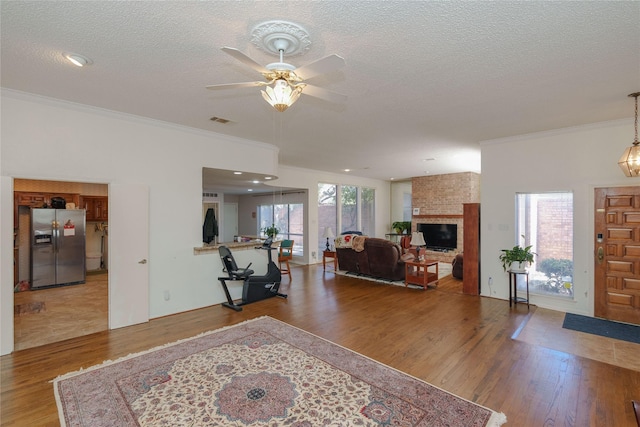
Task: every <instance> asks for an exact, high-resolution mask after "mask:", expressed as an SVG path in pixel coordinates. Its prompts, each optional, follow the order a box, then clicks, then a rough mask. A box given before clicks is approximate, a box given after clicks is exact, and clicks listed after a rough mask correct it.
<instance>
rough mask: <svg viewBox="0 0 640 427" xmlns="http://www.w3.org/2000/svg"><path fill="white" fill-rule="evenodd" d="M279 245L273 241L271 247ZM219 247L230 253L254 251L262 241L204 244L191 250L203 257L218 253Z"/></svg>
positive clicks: (278, 242)
mask: <svg viewBox="0 0 640 427" xmlns="http://www.w3.org/2000/svg"><path fill="white" fill-rule="evenodd" d="M279 244H280V241H274V242H273V245H272V246H274V247H277V246H278V245H279ZM220 246H226V247H228V248H229V249H231V250H232V251H243V250H247V249H255V248H256V247H260V246H262V240H258V241H251V242H226V243H225V242H222V243H218V244H216V245H211V244H206V243H205V244H204V245H202V246H199V247H195V248H193V254H194V255H204V254H210V253H218V248H220Z"/></svg>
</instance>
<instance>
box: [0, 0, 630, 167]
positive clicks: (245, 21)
mask: <svg viewBox="0 0 640 427" xmlns="http://www.w3.org/2000/svg"><path fill="white" fill-rule="evenodd" d="M0 7H1V10H0V12H1V36H2V40H1V55H2V56H1V67H2V68H1V71H2V74H1V84H2V87H4V88H10V89H14V90H19V91H24V92H30V93H34V94H40V95H44V96H48V97H53V98H59V99H64V100H68V101H73V102H77V103H81V104H87V105H93V106H97V107H101V108H105V109H109V110H116V111H121V112H125V113H130V114H135V115H139V116H144V117H150V118H153V119H157V120H163V121H167V122H172V123H177V124H180V125H184V126H189V127H194V128H200V129H205V130H210V131H214V132H220V133H224V134H229V135H234V136H238V137H241V138H247V139H251V140H257V141H263V142H267V143H271V144H275V145H277V146H278V147H280V163H281V164H285V165H291V166H297V167H303V168H311V169H319V170H326V171H332V172H340V171H341V170H342V169H345V168H350V169H352V172H351V173H352V174H355V175H358V176H365V177H372V178H379V179H390V178H395V179H403V178H408V177H411V176H419V175H425V174H440V173H452V172H463V171H474V172H480V148H479V144H478V141H481V140H486V139H494V138H500V137H508V136H513V135H519V134H525V133H531V132H537V131H545V130H551V129H557V128H562V127H568V126H576V125H582V124H587V123H594V122H599V121H606V120H613V119H621V118H629V117H632V116H633V100H632V99H631V98H628V97H627V95H628V94H629V93H632V92H636V91H639V90H640V24H639V23H640V2H636V1H628V2H604V1H603V2H598V1H594V2H580V1H572V2H569V1H567V2H547V1H544V2H538V1H528V2H507V1H501V2H456V1H452V2H430V1H429V2H427V1H422V2H421V1H412V2H408V1H366V2H365V1H315V2H292V1H279V2H274V1H197V2H196V1H191V2H172V1H163V2H159V1H143V2H129V1H109V2H102V1H78V2H74V1H64V2H63V1H39V2H29V1H2V2H0ZM272 19H283V20H287V21H292V22H295V23H297V24H299V25H301V26H303V27H304V28H306V30H307V31H308V33H309V35H310V39H311V41H312V44H311V48H310V49H309V51H308V52H307V53H306V54H304V55H302V56H293V57H285V61H286V62H289V63H292V64H294V65H296V66H300V65H304V64H306V63H309V62H311V61H314V60H316V59H319V58H321V57H324V56H326V55H329V54H332V53H336V54H338V55H340V56H342V57H343V58H345V61H346V66H345V67H344V68H342V69H341V70H339V71H335V72H332V73H330V74H326V75H321V76H318V77H315V78H313V79H312V80H310V83H313V84H315V85H317V86H321V87H323V88H326V89H329V90H331V91H334V92H338V93H342V94H345V95H347V96H348V100H347V101H346V102H344V103H342V104H340V103H338V104H336V103H331V102H327V101H323V100H320V99H317V98H312V97H309V96H305V95H303V96H302V97H301V98H300V100H298V102H297V103H296V104H294V105H293V106H292V107H291V108H290V109H289V110H287V111H285V112H284V113H277V112H275V111H274V110H273V109H272V108H271V107H270V106H269V105H268V104H267V103H266V102H264V100H263V99H262V97H261V96H260V94H259V89H258V88H245V89H235V90H227V91H208V90H206V89H205V86H206V85H210V84H221V83H234V82H245V81H252V80H260V79H261V76H260V75H259V74H257V73H256V72H255V71H253V70H251V69H249V68H247V67H246V66H244V65H243V64H242V63H240V62H239V61H237V60H235V59H234V58H232V57H231V56H229V55H227V54H225V53H224V52H222V51H221V50H220V47H222V46H231V47H235V48H237V49H239V50H241V51H242V52H244V53H246V54H247V55H249V56H250V57H252V58H253V59H255V60H256V61H257V62H259V63H261V64H267V63H270V62H275V61H276V58H275V57H274V56H272V55H269V54H266V53H265V52H263V51H261V50H258V49H257V48H256V46H254V45H253V44H252V43H251V34H250V32H251V29H252V28H253V27H254V26H255V25H256V24H258V23H261V22H263V21H267V20H272ZM63 52H74V53H80V54H82V55H85V56H87V57H89V58H91V59H92V60H93V64H92V65H90V66H88V67H84V68H77V67H73V66H70V65H69V64H68V63H67V62H66V61H65V60H64V58H63V56H62V53H63ZM213 116H217V117H222V118H225V119H228V120H230V121H231V122H230V123H228V124H221V123H215V122H212V121H210V120H209V119H210V118H211V117H213ZM631 140H632V135H629V142H631ZM616 156H617V155H616ZM427 159H432V160H427Z"/></svg>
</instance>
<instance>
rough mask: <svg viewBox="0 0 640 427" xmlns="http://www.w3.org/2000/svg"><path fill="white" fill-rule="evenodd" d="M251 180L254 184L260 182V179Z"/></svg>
mask: <svg viewBox="0 0 640 427" xmlns="http://www.w3.org/2000/svg"><path fill="white" fill-rule="evenodd" d="M251 182H253V183H254V184H260V181H258V180H257V179H254V180H253V181H251Z"/></svg>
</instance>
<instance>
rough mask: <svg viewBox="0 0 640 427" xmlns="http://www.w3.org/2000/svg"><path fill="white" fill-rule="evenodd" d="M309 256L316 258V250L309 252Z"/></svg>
mask: <svg viewBox="0 0 640 427" xmlns="http://www.w3.org/2000/svg"><path fill="white" fill-rule="evenodd" d="M311 258H313V259H316V252H315V251H313V252H311Z"/></svg>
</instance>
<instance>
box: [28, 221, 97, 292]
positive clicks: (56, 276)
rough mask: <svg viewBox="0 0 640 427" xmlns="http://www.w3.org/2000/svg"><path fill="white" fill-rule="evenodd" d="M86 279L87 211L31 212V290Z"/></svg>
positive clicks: (81, 281) (74, 282)
mask: <svg viewBox="0 0 640 427" xmlns="http://www.w3.org/2000/svg"><path fill="white" fill-rule="evenodd" d="M85 279H86V268H85V210H84V209H31V288H32V289H37V288H42V287H47V286H56V285H70V284H76V283H84V282H85Z"/></svg>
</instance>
